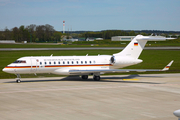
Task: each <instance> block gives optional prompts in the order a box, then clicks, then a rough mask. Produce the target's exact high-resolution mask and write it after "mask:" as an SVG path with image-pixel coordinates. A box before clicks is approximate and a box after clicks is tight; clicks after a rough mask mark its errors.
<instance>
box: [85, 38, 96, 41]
mask: <svg viewBox="0 0 180 120" xmlns="http://www.w3.org/2000/svg"><path fill="white" fill-rule="evenodd" d="M86 41H94V38H87V39H86Z"/></svg>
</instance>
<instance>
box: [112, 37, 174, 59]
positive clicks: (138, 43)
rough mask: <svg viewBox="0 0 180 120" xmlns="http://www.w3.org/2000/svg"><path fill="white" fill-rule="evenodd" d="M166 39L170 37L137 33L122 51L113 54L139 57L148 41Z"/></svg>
mask: <svg viewBox="0 0 180 120" xmlns="http://www.w3.org/2000/svg"><path fill="white" fill-rule="evenodd" d="M166 39H169V38H165V37H162V36H143V35H137V36H136V37H135V38H134V39H133V40H132V41H131V42H130V43H129V44H128V45H127V46H126V47H125V48H124V49H123V50H122V51H121V52H119V53H116V54H113V55H118V56H119V55H120V56H129V57H132V58H135V59H138V57H139V55H140V54H141V52H142V50H143V49H144V46H145V45H146V43H147V41H165V40H166ZM173 39H174V38H173ZM169 40H170V39H169Z"/></svg>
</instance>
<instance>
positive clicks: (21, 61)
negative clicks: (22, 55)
mask: <svg viewBox="0 0 180 120" xmlns="http://www.w3.org/2000/svg"><path fill="white" fill-rule="evenodd" d="M13 63H26V61H25V60H16V61H14V62H13Z"/></svg>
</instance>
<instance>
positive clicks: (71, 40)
mask: <svg viewBox="0 0 180 120" xmlns="http://www.w3.org/2000/svg"><path fill="white" fill-rule="evenodd" d="M64 41H70V42H74V41H78V39H73V38H72V39H64Z"/></svg>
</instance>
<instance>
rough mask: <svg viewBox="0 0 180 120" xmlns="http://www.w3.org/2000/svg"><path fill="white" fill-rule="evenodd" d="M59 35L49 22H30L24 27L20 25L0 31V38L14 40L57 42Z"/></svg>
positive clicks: (60, 34) (59, 38)
mask: <svg viewBox="0 0 180 120" xmlns="http://www.w3.org/2000/svg"><path fill="white" fill-rule="evenodd" d="M61 36H62V33H61V32H58V31H55V29H54V27H53V26H51V25H49V24H46V25H35V24H31V25H29V26H26V27H25V26H24V25H21V26H20V27H19V28H18V27H14V28H12V29H8V28H5V29H4V31H0V40H15V41H16V42H22V41H28V42H53V41H56V42H57V41H60V40H61Z"/></svg>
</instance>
